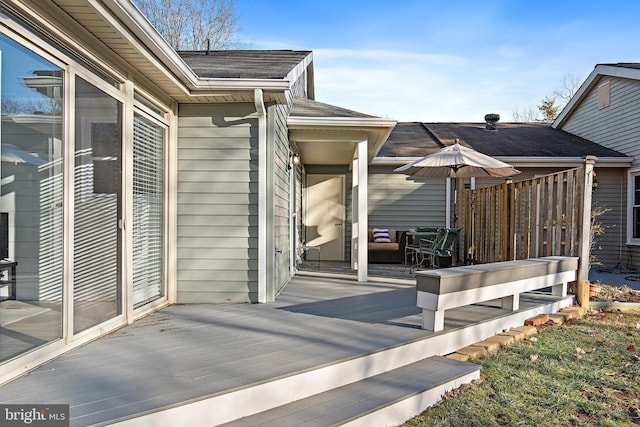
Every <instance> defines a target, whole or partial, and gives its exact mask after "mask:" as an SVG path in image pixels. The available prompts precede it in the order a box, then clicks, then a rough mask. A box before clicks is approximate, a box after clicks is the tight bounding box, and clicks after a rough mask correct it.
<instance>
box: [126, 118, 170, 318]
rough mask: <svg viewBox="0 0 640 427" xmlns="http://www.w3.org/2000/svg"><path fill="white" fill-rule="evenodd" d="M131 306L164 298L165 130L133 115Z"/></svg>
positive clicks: (136, 306)
mask: <svg viewBox="0 0 640 427" xmlns="http://www.w3.org/2000/svg"><path fill="white" fill-rule="evenodd" d="M133 156H134V157H133V306H134V308H138V307H140V306H142V305H144V304H147V303H149V302H151V301H154V300H156V299H158V298H160V297H161V296H163V295H164V288H163V277H162V253H163V200H164V194H163V188H164V185H163V179H164V178H163V177H164V168H163V166H164V129H163V128H162V127H161V126H158V125H156V124H154V123H152V122H150V121H149V120H146V119H145V118H144V117H142V116H139V115H136V116H135V117H134V126H133Z"/></svg>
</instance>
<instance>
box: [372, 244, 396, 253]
mask: <svg viewBox="0 0 640 427" xmlns="http://www.w3.org/2000/svg"><path fill="white" fill-rule="evenodd" d="M368 249H369V250H376V251H397V250H399V249H400V244H399V243H392V242H389V243H375V242H369V245H368Z"/></svg>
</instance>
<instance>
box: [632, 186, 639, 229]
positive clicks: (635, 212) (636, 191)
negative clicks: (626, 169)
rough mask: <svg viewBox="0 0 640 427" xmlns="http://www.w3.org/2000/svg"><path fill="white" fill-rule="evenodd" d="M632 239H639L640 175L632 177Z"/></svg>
mask: <svg viewBox="0 0 640 427" xmlns="http://www.w3.org/2000/svg"><path fill="white" fill-rule="evenodd" d="M633 238H634V239H640V175H635V176H634V177H633Z"/></svg>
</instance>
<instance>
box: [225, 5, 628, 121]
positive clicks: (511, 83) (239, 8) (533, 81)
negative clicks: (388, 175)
mask: <svg viewBox="0 0 640 427" xmlns="http://www.w3.org/2000/svg"><path fill="white" fill-rule="evenodd" d="M234 4H235V12H236V15H237V18H238V24H239V31H238V38H239V41H240V44H241V47H245V48H251V49H293V50H311V51H313V64H314V65H313V67H314V74H315V76H314V78H315V99H316V100H317V101H320V102H324V103H328V104H333V105H337V106H340V107H343V108H348V109H351V110H355V111H358V112H361V113H366V114H371V115H374V116H379V117H383V118H388V119H395V120H398V121H405V122H406V121H420V122H482V121H483V118H484V115H485V114H487V113H498V114H500V116H501V120H502V121H507V122H508V121H514V112H523V111H525V110H527V109H528V110H534V111H535V112H536V113H537V112H538V109H537V106H538V105H540V104H541V102H542V100H543V99H544V98H545V97H546V96H549V95H552V94H553V92H554V91H556V90H559V89H561V88H562V86H563V81H564V80H567V78H568V80H573V81H577V82H578V83H580V84H581V83H582V82H583V81H584V80H585V79H586V78H587V77H588V76H589V74H590V73H591V72H592V71H593V69H594V67H595V65H596V64H599V63H616V62H640V1H637V0H628V1H616V0H607V1H593V0H580V1H574V0H556V1H548V0H536V1H531V0H522V1H519V0H511V1H509V0H504V1H501V0H494V1H490V2H487V1H466V0H457V1H456V0H448V1H440V0H434V1H431V0H423V1H420V0H392V1H376V0H370V1H360V0H354V1H350V0H342V1H336V0H314V1H311V0H309V1H305V0H297V1H292V0H235V3H234Z"/></svg>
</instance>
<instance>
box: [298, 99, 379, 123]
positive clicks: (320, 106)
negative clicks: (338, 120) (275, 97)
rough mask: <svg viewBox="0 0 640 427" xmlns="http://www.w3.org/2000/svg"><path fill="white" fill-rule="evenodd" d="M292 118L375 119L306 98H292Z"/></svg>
mask: <svg viewBox="0 0 640 427" xmlns="http://www.w3.org/2000/svg"><path fill="white" fill-rule="evenodd" d="M289 115H290V116H292V117H349V118H375V116H370V115H368V114H364V113H359V112H357V111H353V110H348V109H346V108H342V107H336V106H335V105H330V104H324V103H322V102H318V101H314V100H313V99H307V98H294V99H293V106H292V107H291V113H290V114H289Z"/></svg>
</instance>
